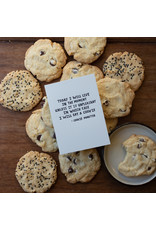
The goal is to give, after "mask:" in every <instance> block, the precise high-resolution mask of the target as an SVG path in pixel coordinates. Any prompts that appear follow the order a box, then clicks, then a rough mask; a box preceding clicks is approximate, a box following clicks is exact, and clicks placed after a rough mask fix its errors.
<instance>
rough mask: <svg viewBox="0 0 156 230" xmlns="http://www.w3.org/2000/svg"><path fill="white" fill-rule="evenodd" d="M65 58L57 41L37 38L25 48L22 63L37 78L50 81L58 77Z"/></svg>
mask: <svg viewBox="0 0 156 230" xmlns="http://www.w3.org/2000/svg"><path fill="white" fill-rule="evenodd" d="M66 59H67V57H66V55H65V52H64V50H63V48H62V46H61V45H60V44H59V43H56V42H52V41H51V40H49V39H39V40H38V41H36V42H35V43H34V45H32V46H31V47H30V48H29V49H28V50H27V52H26V54H25V60H24V65H25V68H26V69H27V70H29V71H30V72H31V73H32V74H33V75H35V76H36V77H37V79H38V80H40V81H46V82H50V81H52V80H54V79H56V78H59V77H60V75H61V73H62V67H63V66H64V65H65V64H66Z"/></svg>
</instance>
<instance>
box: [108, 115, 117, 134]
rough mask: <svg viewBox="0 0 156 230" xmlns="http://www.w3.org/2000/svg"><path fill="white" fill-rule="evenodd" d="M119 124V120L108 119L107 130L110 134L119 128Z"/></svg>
mask: <svg viewBox="0 0 156 230" xmlns="http://www.w3.org/2000/svg"><path fill="white" fill-rule="evenodd" d="M117 123H118V118H117V117H116V118H107V119H106V125H107V130H108V133H111V132H112V130H113V129H115V127H116V126H117Z"/></svg>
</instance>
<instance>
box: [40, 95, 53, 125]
mask: <svg viewBox="0 0 156 230" xmlns="http://www.w3.org/2000/svg"><path fill="white" fill-rule="evenodd" d="M43 102H44V104H43V107H42V110H41V116H42V119H43V121H44V123H45V125H46V126H48V127H52V128H53V124H52V120H51V113H50V109H49V104H48V100H47V96H45V97H43Z"/></svg>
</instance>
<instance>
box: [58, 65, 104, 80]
mask: <svg viewBox="0 0 156 230" xmlns="http://www.w3.org/2000/svg"><path fill="white" fill-rule="evenodd" d="M89 74H94V75H95V78H96V81H98V80H100V79H102V78H103V77H104V76H103V73H102V71H101V70H100V69H99V68H98V67H97V66H92V65H87V64H82V63H80V62H77V61H71V62H68V63H67V65H65V67H64V68H63V74H62V77H61V81H64V80H68V79H74V78H77V77H81V76H84V75H89Z"/></svg>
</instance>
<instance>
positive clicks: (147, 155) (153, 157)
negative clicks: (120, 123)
mask: <svg viewBox="0 0 156 230" xmlns="http://www.w3.org/2000/svg"><path fill="white" fill-rule="evenodd" d="M123 147H124V148H125V150H126V155H125V159H124V160H123V162H121V163H120V164H119V166H118V169H119V171H120V172H121V173H122V174H123V175H125V176H127V177H134V176H141V175H150V174H152V173H153V172H154V171H155V170H156V143H155V142H154V141H153V140H151V139H150V138H149V137H147V136H142V135H135V134H134V135H132V136H130V137H129V138H128V139H127V140H126V141H124V143H123Z"/></svg>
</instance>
